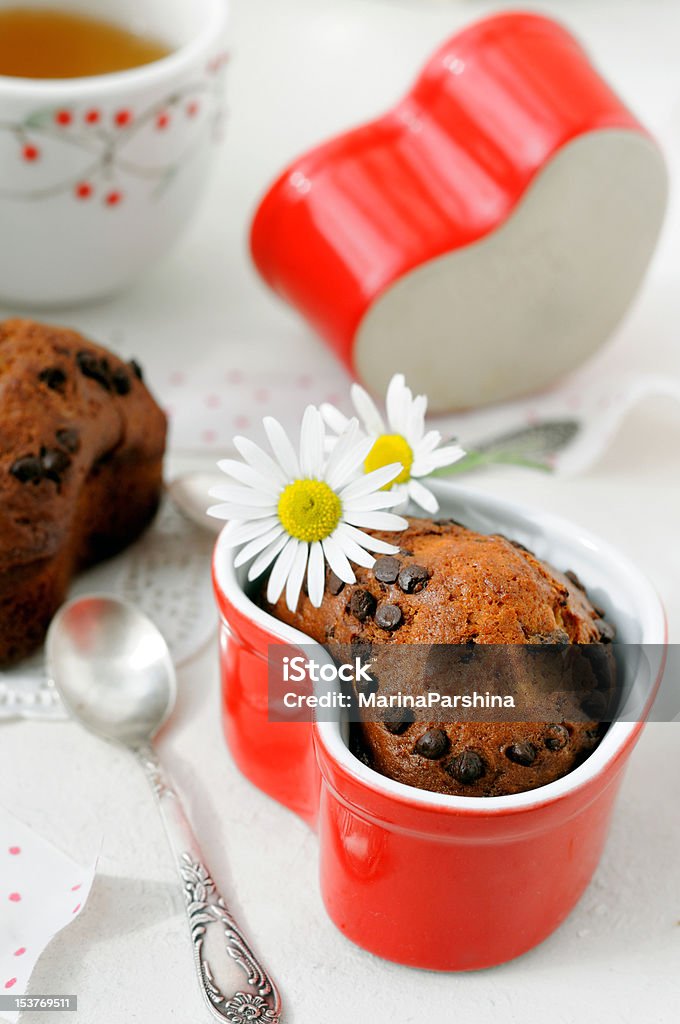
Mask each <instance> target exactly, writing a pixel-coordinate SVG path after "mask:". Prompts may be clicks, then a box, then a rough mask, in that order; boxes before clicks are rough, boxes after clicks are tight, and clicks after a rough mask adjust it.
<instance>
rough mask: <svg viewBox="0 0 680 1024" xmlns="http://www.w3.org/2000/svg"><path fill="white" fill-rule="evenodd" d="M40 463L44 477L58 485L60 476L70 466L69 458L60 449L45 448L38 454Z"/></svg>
mask: <svg viewBox="0 0 680 1024" xmlns="http://www.w3.org/2000/svg"><path fill="white" fill-rule="evenodd" d="M40 462H41V463H42V469H43V473H44V474H45V476H47V477H49V478H50V480H54V481H56V482H57V483H58V482H59V478H60V477H61V474H62V473H64V472H66V470H67V469H68V467H69V466H70V465H71V456H70V455H67V454H66V452H63V451H62V450H61V448H46V449H45V450H44V451H43V452H41V454H40Z"/></svg>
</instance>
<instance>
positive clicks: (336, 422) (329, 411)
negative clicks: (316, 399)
mask: <svg viewBox="0 0 680 1024" xmlns="http://www.w3.org/2000/svg"><path fill="white" fill-rule="evenodd" d="M319 411H320V413H321V415H322V416H323V418H324V422H325V423H327V424H328V426H329V427H330V428H331V430H332V431H333V433H335V434H342V432H343V430H345V429H346V427H347V424H348V423H349V418H348V417H347V416H344V415H343V414H342V413H341V412H340V410H339V409H336V408H335V406H334V405H331V404H330V403H329V402H324V403H323V405H321V406H319Z"/></svg>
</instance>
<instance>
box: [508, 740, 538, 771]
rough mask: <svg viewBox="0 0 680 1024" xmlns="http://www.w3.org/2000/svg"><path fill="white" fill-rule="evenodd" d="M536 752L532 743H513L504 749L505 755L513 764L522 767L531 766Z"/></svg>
mask: <svg viewBox="0 0 680 1024" xmlns="http://www.w3.org/2000/svg"><path fill="white" fill-rule="evenodd" d="M537 753H538V751H537V750H536V747H535V746H534V745H533V743H513V744H512V746H510V747H506V749H505V756H506V757H508V758H509V759H510V760H511V761H513V762H514V763H515V764H521V765H522V767H523V768H531V766H532V764H533V763H534V761H535V760H536V755H537Z"/></svg>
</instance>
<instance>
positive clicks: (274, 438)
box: [262, 416, 300, 481]
mask: <svg viewBox="0 0 680 1024" xmlns="http://www.w3.org/2000/svg"><path fill="white" fill-rule="evenodd" d="M262 425H263V426H264V429H265V433H266V434H267V438H268V440H269V443H270V445H271V446H272V451H273V452H274V455H275V456H276V458H277V459H278V460H279V464H280V466H281V469H282V471H283V476H284V481H285V480H287V479H290V478H292V479H295V478H296V477H299V476H300V464H299V462H298V457H297V455H296V454H295V449H294V448H293V445H292V444H291V443H290V438H289V437H288V434H287V433H286V431H285V430H284V429H283V427H282V426H281V424H280V423H279V421H278V420H275V419H274V417H273V416H265V418H264V419H263V420H262Z"/></svg>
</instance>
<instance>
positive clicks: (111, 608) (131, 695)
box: [46, 596, 177, 747]
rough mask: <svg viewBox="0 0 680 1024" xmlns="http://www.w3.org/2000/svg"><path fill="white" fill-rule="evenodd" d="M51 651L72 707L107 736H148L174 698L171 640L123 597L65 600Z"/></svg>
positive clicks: (138, 740) (129, 742)
mask: <svg viewBox="0 0 680 1024" xmlns="http://www.w3.org/2000/svg"><path fill="white" fill-rule="evenodd" d="M46 653H47V667H48V672H49V674H50V676H51V678H52V680H53V682H54V685H55V687H56V688H57V690H58V691H59V694H60V695H61V698H62V700H63V702H64V704H65V705H66V707H67V709H68V711H69V712H70V713H71V715H72V716H73V717H74V718H76V719H78V721H79V722H80V723H81V724H82V725H84V726H85V727H86V728H87V729H89V730H90V731H91V732H94V733H97V735H99V736H102V737H103V738H105V739H107V740H114V741H116V742H119V743H123V744H125V746H128V747H137V746H140V745H141V744H144V743H148V741H149V740H150V739H151V738H152V737H153V736H154V735H155V733H156V732H158V730H159V729H160V727H161V726H162V725H163V723H164V722H165V721H166V720H167V718H168V716H169V715H170V713H171V711H172V709H173V707H174V705H175V698H176V694H177V681H176V677H175V669H174V666H173V663H172V659H171V657H170V652H169V651H168V646H167V644H166V642H165V640H164V639H163V637H162V636H161V634H160V632H159V631H158V629H157V628H156V626H154V624H153V622H151V621H150V619H148V618H147V617H146V616H145V615H144V614H142V612H140V611H139V610H138V609H137V608H135V607H134V606H133V605H131V604H128V603H126V602H125V601H119V600H118V599H116V598H113V597H105V596H94V597H83V598H78V599H76V600H74V601H71V602H69V603H68V604H66V605H64V607H63V608H62V609H61V610H60V611H59V612H58V613H57V615H56V616H55V618H54V619H53V621H52V624H51V625H50V628H49V631H48V634H47V641H46Z"/></svg>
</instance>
